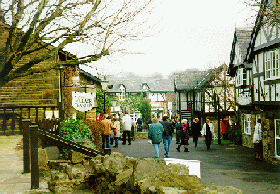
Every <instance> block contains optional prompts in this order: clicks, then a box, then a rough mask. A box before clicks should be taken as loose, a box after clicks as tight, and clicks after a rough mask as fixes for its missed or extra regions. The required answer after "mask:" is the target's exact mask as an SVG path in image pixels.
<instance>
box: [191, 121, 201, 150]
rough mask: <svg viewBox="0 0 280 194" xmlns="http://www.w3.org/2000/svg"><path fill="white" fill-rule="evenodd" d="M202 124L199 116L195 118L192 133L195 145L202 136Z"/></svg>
mask: <svg viewBox="0 0 280 194" xmlns="http://www.w3.org/2000/svg"><path fill="white" fill-rule="evenodd" d="M200 131H201V125H200V122H199V119H198V118H195V119H194V120H193V123H192V135H193V142H194V145H195V147H197V141H198V137H199V136H200Z"/></svg>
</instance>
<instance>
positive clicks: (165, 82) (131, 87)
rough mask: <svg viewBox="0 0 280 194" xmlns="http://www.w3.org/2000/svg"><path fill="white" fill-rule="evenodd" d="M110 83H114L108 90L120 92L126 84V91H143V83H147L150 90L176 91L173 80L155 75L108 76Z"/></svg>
mask: <svg viewBox="0 0 280 194" xmlns="http://www.w3.org/2000/svg"><path fill="white" fill-rule="evenodd" d="M106 80H108V81H109V85H113V88H112V89H108V90H107V91H108V92H113V93H114V92H120V90H119V88H120V86H121V85H124V86H125V88H126V92H131V93H134V92H143V89H142V86H143V84H147V85H148V87H149V91H150V92H174V85H173V80H172V79H168V78H153V77H149V78H147V77H126V78H119V77H113V76H109V77H107V78H106Z"/></svg>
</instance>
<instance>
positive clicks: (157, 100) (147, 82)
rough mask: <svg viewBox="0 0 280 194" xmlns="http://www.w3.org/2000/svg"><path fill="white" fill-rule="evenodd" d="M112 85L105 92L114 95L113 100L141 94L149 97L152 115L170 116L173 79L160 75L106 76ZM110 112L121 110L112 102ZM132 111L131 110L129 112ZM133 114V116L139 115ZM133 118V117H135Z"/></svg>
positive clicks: (159, 116)
mask: <svg viewBox="0 0 280 194" xmlns="http://www.w3.org/2000/svg"><path fill="white" fill-rule="evenodd" d="M106 79H107V80H108V81H109V84H110V85H112V86H113V87H112V88H111V89H108V90H107V93H108V94H110V95H113V96H115V97H116V98H114V99H113V101H124V100H126V99H127V97H128V96H131V95H138V94H143V97H146V98H148V99H150V101H151V102H150V103H151V108H152V110H151V111H152V116H154V117H158V118H162V116H163V115H164V114H168V115H169V116H172V114H173V113H174V112H175V111H173V109H174V107H175V106H174V105H175V102H174V99H175V97H174V96H175V94H174V86H173V80H172V79H170V78H162V77H158V78H156V77H140V76H139V77H133V76H125V77H118V76H108V77H107V78H106ZM112 105H113V107H112V108H111V110H112V112H116V113H119V112H123V110H121V109H120V107H118V105H117V103H112ZM131 113H132V112H131ZM137 114H138V115H135V117H136V118H137V117H139V114H140V112H139V113H137ZM136 118H135V119H136Z"/></svg>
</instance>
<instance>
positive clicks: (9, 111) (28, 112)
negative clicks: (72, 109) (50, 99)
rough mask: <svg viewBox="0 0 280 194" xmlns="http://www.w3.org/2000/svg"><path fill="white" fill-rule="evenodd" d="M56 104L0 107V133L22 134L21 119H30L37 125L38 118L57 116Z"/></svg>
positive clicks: (57, 108)
mask: <svg viewBox="0 0 280 194" xmlns="http://www.w3.org/2000/svg"><path fill="white" fill-rule="evenodd" d="M58 110H59V107H58V106H10V107H0V125H1V128H2V132H1V133H0V134H4V135H9V134H15V133H19V134H22V120H23V119H30V121H31V123H34V124H36V125H39V122H40V120H41V121H42V120H43V119H46V118H50V119H52V118H58V117H59V115H58Z"/></svg>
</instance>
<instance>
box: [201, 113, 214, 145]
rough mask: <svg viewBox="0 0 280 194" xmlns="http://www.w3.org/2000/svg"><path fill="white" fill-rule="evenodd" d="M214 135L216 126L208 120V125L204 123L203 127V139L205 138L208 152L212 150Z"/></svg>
mask: <svg viewBox="0 0 280 194" xmlns="http://www.w3.org/2000/svg"><path fill="white" fill-rule="evenodd" d="M213 133H214V125H213V123H210V121H209V119H206V123H204V125H203V127H202V131H201V134H202V137H204V136H205V143H206V147H207V150H209V149H210V146H211V142H212V134H213Z"/></svg>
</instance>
